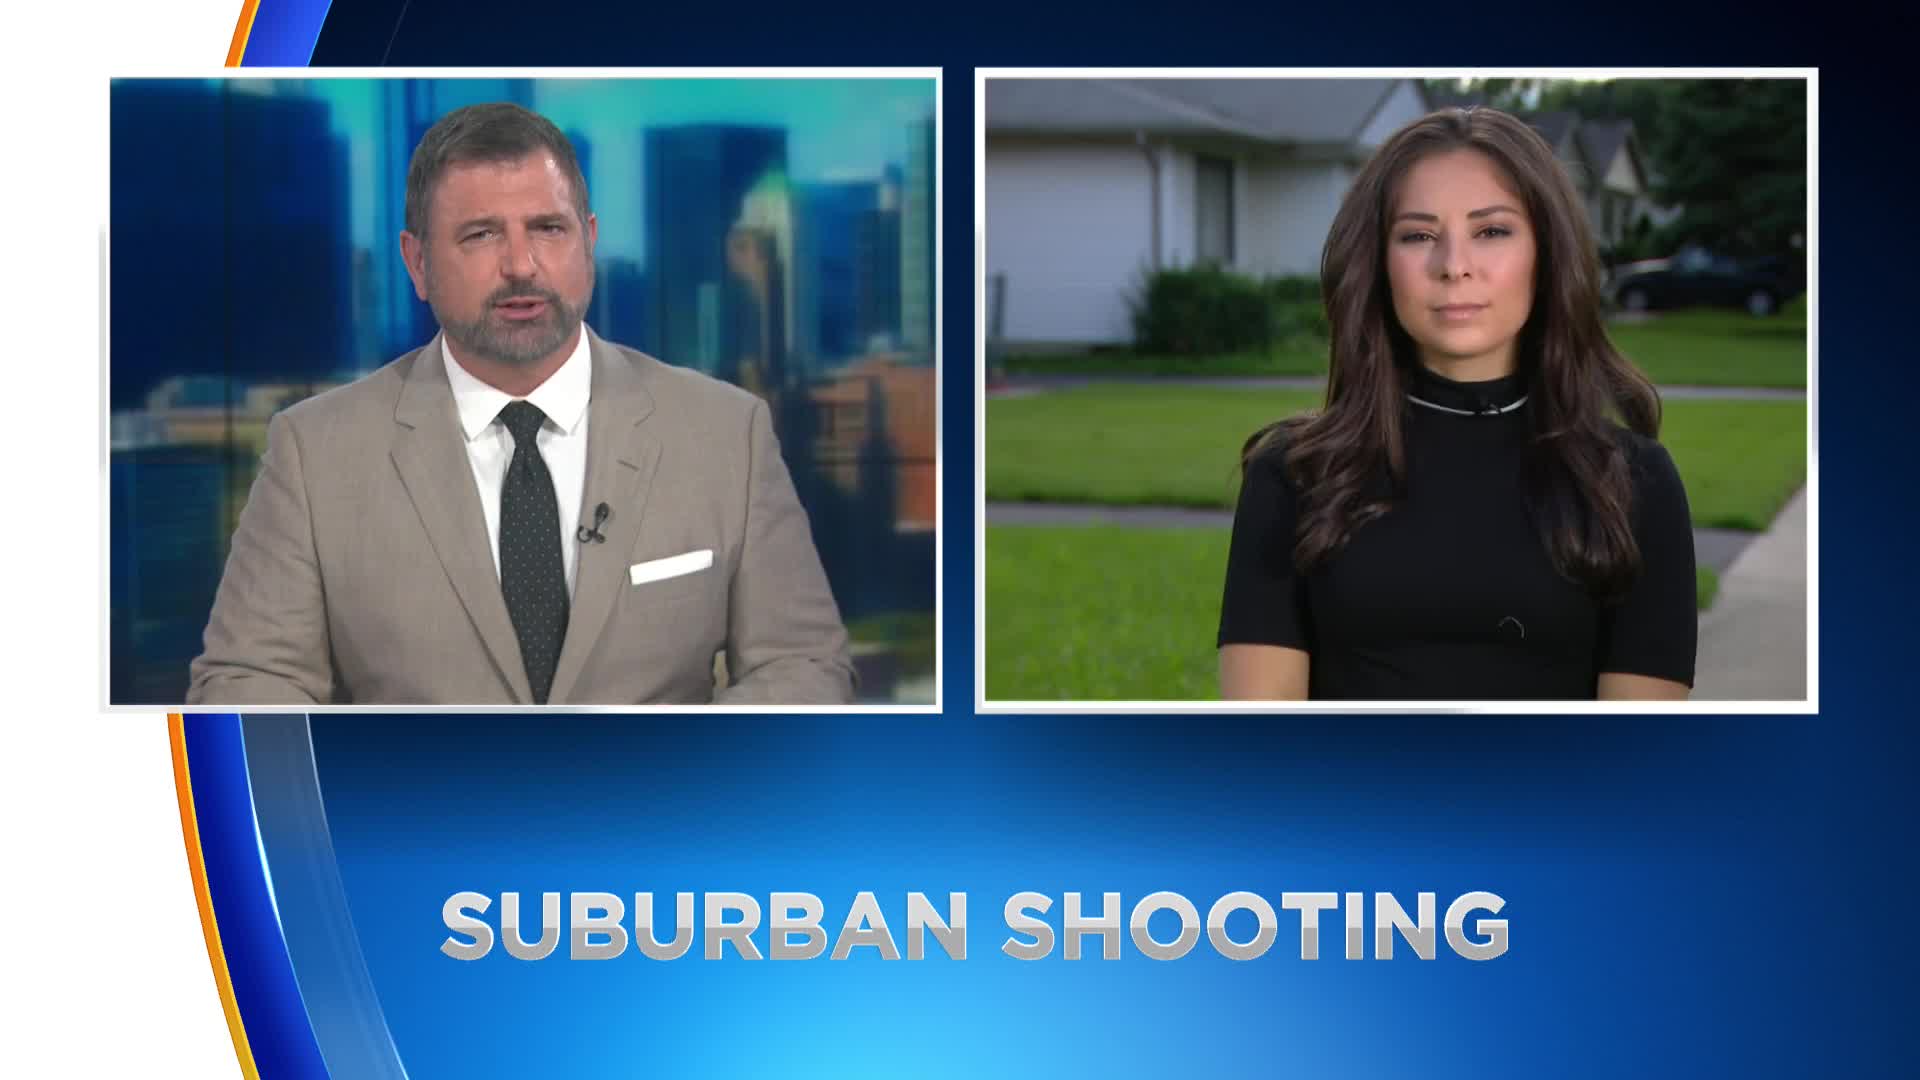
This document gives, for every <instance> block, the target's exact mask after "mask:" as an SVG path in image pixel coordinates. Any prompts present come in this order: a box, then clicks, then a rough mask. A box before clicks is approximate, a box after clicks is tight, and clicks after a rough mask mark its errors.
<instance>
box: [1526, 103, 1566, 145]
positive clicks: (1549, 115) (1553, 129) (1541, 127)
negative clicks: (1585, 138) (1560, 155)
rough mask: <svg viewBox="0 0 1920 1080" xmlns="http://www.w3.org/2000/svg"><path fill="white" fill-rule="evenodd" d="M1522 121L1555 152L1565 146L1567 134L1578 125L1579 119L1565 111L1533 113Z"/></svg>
mask: <svg viewBox="0 0 1920 1080" xmlns="http://www.w3.org/2000/svg"><path fill="white" fill-rule="evenodd" d="M1522 119H1524V120H1525V121H1526V122H1527V126H1529V127H1531V128H1533V130H1535V131H1537V132H1539V133H1540V137H1541V138H1543V139H1545V140H1547V143H1548V145H1550V146H1552V147H1553V148H1554V149H1555V150H1559V149H1561V148H1563V147H1564V146H1566V142H1567V135H1568V133H1570V132H1572V131H1573V129H1574V128H1576V127H1578V126H1579V124H1580V118H1579V117H1578V116H1575V115H1574V114H1573V113H1571V112H1569V111H1567V110H1565V109H1561V110H1558V111H1555V112H1543V113H1533V114H1531V115H1528V116H1525V117H1522Z"/></svg>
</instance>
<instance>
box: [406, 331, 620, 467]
mask: <svg viewBox="0 0 1920 1080" xmlns="http://www.w3.org/2000/svg"><path fill="white" fill-rule="evenodd" d="M440 358H441V360H442V362H443V363H445V364H446V368H447V384H448V385H449V386H451V387H452V388H453V404H454V408H455V409H457V410H458V411H459V413H460V428H461V430H462V431H464V432H465V433H466V436H467V441H468V442H472V441H473V440H474V439H477V438H479V437H480V433H481V432H483V431H485V430H487V425H489V424H491V423H493V422H494V420H495V419H496V418H498V417H499V415H500V410H501V409H504V408H506V407H507V405H508V404H509V403H510V402H512V401H514V400H515V399H514V398H513V397H512V396H510V395H508V394H506V393H504V392H502V391H500V390H498V389H495V388H494V387H492V386H488V385H487V384H486V383H484V382H481V381H480V380H479V379H478V378H475V377H474V376H473V374H472V373H470V372H468V371H467V369H466V368H463V367H461V366H460V361H458V360H455V359H454V358H453V352H452V350H450V349H448V348H447V341H446V335H445V334H444V333H443V334H441V335H440ZM592 396H593V360H592V359H591V358H590V357H589V355H588V351H587V328H586V324H585V323H582V324H581V326H580V340H579V342H578V343H576V344H575V345H574V347H573V352H571V353H569V354H568V355H567V358H566V360H565V361H563V362H562V363H561V365H560V368H559V370H557V371H555V372H554V373H553V374H552V375H549V376H547V381H546V382H543V383H541V384H540V385H539V386H536V387H534V388H533V393H531V394H528V395H527V397H526V400H528V401H530V402H532V403H533V404H535V405H537V406H539V408H540V411H541V412H543V413H546V414H547V421H548V422H549V423H551V424H553V425H554V426H556V427H558V428H559V429H560V430H561V431H563V432H566V433H567V434H569V435H571V434H573V433H574V431H575V430H576V429H578V428H579V426H580V421H581V420H583V419H585V418H586V415H587V403H588V401H589V400H590V399H591V398H592Z"/></svg>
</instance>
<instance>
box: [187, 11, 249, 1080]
mask: <svg viewBox="0 0 1920 1080" xmlns="http://www.w3.org/2000/svg"><path fill="white" fill-rule="evenodd" d="M254 3H255V0H247V10H248V11H249V12H251V11H252V10H253V5H254ZM167 737H168V741H170V742H171V743H172V744H173V790H174V793H175V794H176V795H178V796H179V798H180V835H181V836H183V837H185V838H186V842H187V867H188V869H189V870H191V871H192V873H193V896H194V900H195V901H196V902H198V904H199V907H200V930H201V932H202V933H204V934H205V935H206V938H207V960H208V962H209V963H211V964H212V965H213V981H214V982H215V983H216V984H217V985H218V986H219V987H220V1008H221V1010H222V1011H223V1012H225V1013H226V1014H227V1033H228V1034H229V1035H231V1036H232V1037H233V1052H234V1055H235V1056H236V1057H238V1058H239V1059H240V1072H241V1073H242V1074H243V1075H245V1076H246V1078H247V1080H260V1069H259V1067H258V1066H256V1065H255V1064H254V1062H253V1047H252V1046H250V1045H249V1044H248V1043H247V1029H246V1026H245V1025H243V1024H242V1023H241V1022H240V1003H239V1002H238V1001H236V1000H234V996H233V977H232V975H231V974H230V973H229V972H228V971H227V951H226V950H225V949H223V948H221V946H220V927H219V925H218V924H217V923H216V922H215V921H214V918H213V893H212V891H211V890H209V889H208V888H207V863H206V860H205V859H204V858H203V857H202V855H201V851H200V818H199V816H198V815H197V814H195V813H194V809H193V784H192V781H191V777H190V775H189V773H188V770H187V725H186V720H185V718H184V717H182V716H181V715H180V714H179V713H168V714H167Z"/></svg>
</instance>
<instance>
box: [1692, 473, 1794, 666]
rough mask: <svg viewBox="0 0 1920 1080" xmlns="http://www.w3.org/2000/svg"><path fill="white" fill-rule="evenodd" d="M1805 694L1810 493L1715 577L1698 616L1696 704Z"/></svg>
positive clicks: (1789, 503)
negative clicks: (1712, 594)
mask: <svg viewBox="0 0 1920 1080" xmlns="http://www.w3.org/2000/svg"><path fill="white" fill-rule="evenodd" d="M1806 698H1807V493H1806V490H1805V489H1804V488H1803V489H1801V491H1800V492H1799V493H1798V494H1796V495H1794V497H1793V498H1792V499H1790V500H1788V502H1787V505H1786V508H1785V509H1783V510H1781V511H1780V514H1779V516H1778V517H1776V518H1774V519H1773V524H1772V525H1771V526H1769V527H1768V528H1767V531H1766V532H1763V533H1761V534H1760V536H1759V537H1758V538H1757V539H1755V540H1754V541H1753V543H1751V544H1748V545H1747V548H1746V550H1745V551H1742V552H1741V553H1740V555H1739V557H1738V558H1736V559H1734V560H1733V565H1731V566H1729V567H1727V570H1726V572H1725V573H1723V574H1721V575H1720V594H1719V596H1718V597H1716V598H1715V599H1714V602H1713V607H1711V608H1709V609H1707V611H1706V613H1705V614H1703V615H1702V616H1701V617H1700V652H1699V660H1698V662H1697V664H1696V671H1695V676H1694V688H1693V700H1695V701H1805V700H1806Z"/></svg>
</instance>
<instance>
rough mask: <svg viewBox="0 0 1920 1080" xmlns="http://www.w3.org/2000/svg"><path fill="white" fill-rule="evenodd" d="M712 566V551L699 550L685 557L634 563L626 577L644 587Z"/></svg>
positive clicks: (669, 557)
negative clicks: (651, 582) (650, 582)
mask: <svg viewBox="0 0 1920 1080" xmlns="http://www.w3.org/2000/svg"><path fill="white" fill-rule="evenodd" d="M712 565H713V549H712V548H701V549H700V550H699V551H689V552H687V553H686V554H685V555H669V556H667V557H666V558H664V559H649V560H647V561H646V562H642V563H634V564H633V565H632V566H630V567H628V568H627V577H629V578H631V579H632V581H633V583H634V584H635V585H645V584H646V583H647V582H649V581H661V580H664V579H666V578H671V577H679V576H680V575H682V574H691V573H693V572H694V571H695V570H705V569H706V568H707V567H709V566H712Z"/></svg>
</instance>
